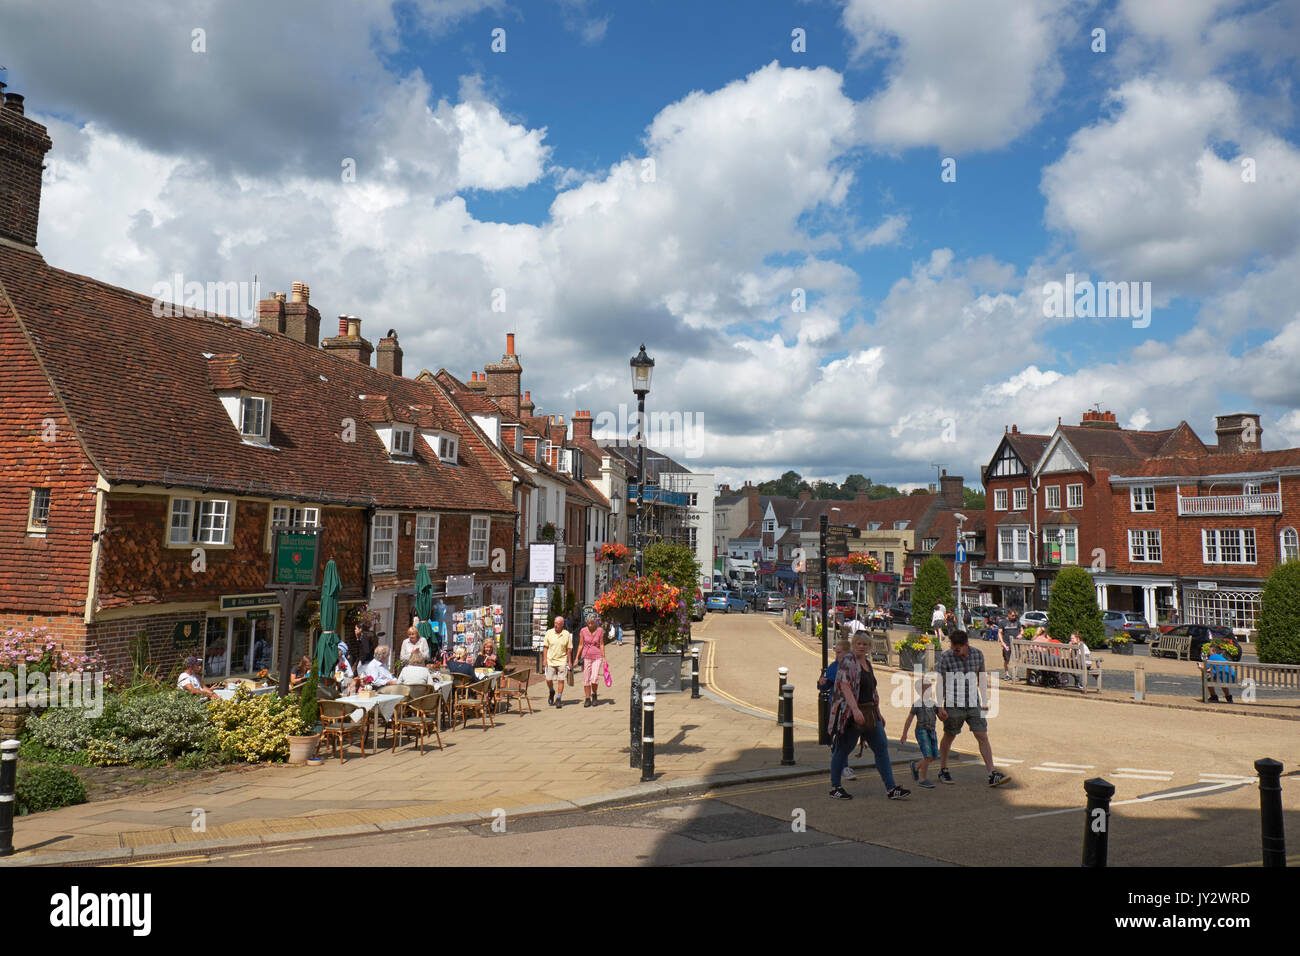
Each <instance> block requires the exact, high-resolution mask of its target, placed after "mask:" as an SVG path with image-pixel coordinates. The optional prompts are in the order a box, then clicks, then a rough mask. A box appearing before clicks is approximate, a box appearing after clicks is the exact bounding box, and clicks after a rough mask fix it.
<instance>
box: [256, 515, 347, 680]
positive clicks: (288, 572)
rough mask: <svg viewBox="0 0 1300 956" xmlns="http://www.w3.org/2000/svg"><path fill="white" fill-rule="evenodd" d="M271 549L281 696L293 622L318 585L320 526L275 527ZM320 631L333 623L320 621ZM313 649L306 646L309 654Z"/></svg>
mask: <svg viewBox="0 0 1300 956" xmlns="http://www.w3.org/2000/svg"><path fill="white" fill-rule="evenodd" d="M274 533H275V540H274V544H273V545H272V548H271V581H270V583H269V584H268V585H267V589H268V590H270V591H274V592H276V596H277V597H279V599H280V634H281V637H280V641H279V647H280V696H282V697H283V696H284V695H285V694H286V693H288V689H289V669H290V667H292V665H293V660H292V654H293V622H294V620H295V618H297V616H298V611H299V610H300V609H301V607H302V605H303V604H304V603H305V602H306V601H307V599H308V598H309V597H310V596H311V592H312V591H313V590H315V589H316V588H317V587H319V583H318V581H317V572H318V571H319V570H320V529H319V528H313V529H310V530H308V529H302V528H276V529H275V532H274ZM321 628H322V629H323V630H333V629H334V622H333V621H330V622H326V621H321ZM313 650H314V648H307V653H311V652H312V651H313Z"/></svg>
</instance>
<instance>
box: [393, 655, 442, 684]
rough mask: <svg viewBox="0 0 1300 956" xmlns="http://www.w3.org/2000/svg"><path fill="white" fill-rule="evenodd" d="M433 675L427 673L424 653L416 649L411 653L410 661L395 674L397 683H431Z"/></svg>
mask: <svg viewBox="0 0 1300 956" xmlns="http://www.w3.org/2000/svg"><path fill="white" fill-rule="evenodd" d="M433 682H434V680H433V675H432V674H431V673H429V668H427V667H425V661H424V655H423V654H421V653H420V652H419V651H416V652H415V653H413V654H412V655H411V663H409V664H407V665H406V666H405V667H403V668H402V672H401V673H400V674H398V675H397V683H399V684H432V683H433Z"/></svg>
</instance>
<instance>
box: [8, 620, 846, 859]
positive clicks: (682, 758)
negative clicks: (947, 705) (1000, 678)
mask: <svg viewBox="0 0 1300 956" xmlns="http://www.w3.org/2000/svg"><path fill="white" fill-rule="evenodd" d="M607 653H608V656H609V660H610V667H611V670H612V672H613V675H614V678H615V683H614V686H613V687H611V688H608V689H606V688H604V687H602V688H600V690H601V697H602V699H601V702H600V704H599V705H598V706H596V707H592V708H584V707H583V706H582V688H581V686H577V687H571V688H567V689H566V701H565V706H564V708H563V709H562V710H559V711H557V710H556V709H554V708H552V707H548V706H547V704H546V686H545V684H534V686H533V689H532V696H533V703H534V711H535V712H534V713H533V714H531V715H530V714H527V713H525V714H523V715H519V714H517V713H510V714H505V715H501V716H500V717H498V721H497V726H496V727H495V728H492V729H489V730H487V731H484V730H482V729H480V728H479V727H477V726H475V724H474V723H473V722H471V723H470V726H469V727H468V728H467V729H461V730H457V731H455V732H450V731H448V732H444V733H443V735H442V736H443V743H444V745H445V748H446V749H445V750H443V751H441V752H439V751H438V749H437V746H436V744H434V745H433V748H432V749H431V750H427V752H426V753H425V754H424V755H423V756H421V755H420V753H419V749H418V748H417V747H415V746H413V745H411V744H406V745H404V746H403V747H401V748H399V750H398V751H397V753H396V754H392V753H390V752H389V751H388V750H383V751H382V752H380V753H378V754H376V753H373V752H372V753H370V754H368V755H367V756H366V757H365V758H364V759H363V758H362V757H361V756H360V753H359V751H358V750H357V749H356V748H355V747H350V748H349V750H348V752H347V757H346V759H345V761H344V762H343V763H342V764H340V763H339V761H338V760H337V759H333V758H331V759H327V761H326V763H325V765H324V766H321V767H289V766H283V765H277V766H269V767H264V768H260V769H257V770H252V771H248V770H245V771H243V772H239V773H234V772H231V773H225V774H221V775H219V776H218V777H216V778H215V779H213V778H212V777H208V778H207V779H206V780H205V781H203V782H201V783H196V784H195V785H192V786H184V785H182V786H177V787H171V788H168V789H164V790H161V791H158V792H155V793H146V794H140V795H135V796H131V797H126V798H119V799H114V800H107V801H102V802H97V803H90V804H83V805H82V806H77V807H67V808H64V809H62V810H56V811H51V812H47V813H40V814H35V815H33V816H30V817H20V818H19V819H18V820H17V821H16V827H15V829H16V832H15V841H14V842H15V847H16V848H17V850H18V853H17V855H15V856H14V857H11V858H9V859H8V860H6V861H0V863H3V864H6V865H8V864H14V863H23V862H37V863H40V862H54V861H55V860H58V861H60V862H64V861H66V862H71V861H73V859H74V858H73V857H69V856H67V854H81V855H82V856H81V857H80V859H83V860H89V859H109V858H114V857H118V858H122V857H129V856H131V855H132V854H134V855H136V856H139V855H142V853H145V852H148V853H157V852H166V851H167V850H171V851H175V850H176V849H179V848H182V847H195V848H198V847H210V846H215V845H232V844H237V843H241V842H243V843H257V842H264V841H267V840H274V839H285V838H286V835H287V834H290V833H294V834H297V833H303V832H306V831H313V832H314V833H315V835H317V836H319V835H325V834H329V833H351V832H366V831H372V830H375V829H398V828H401V827H405V826H417V825H428V824H429V823H430V822H431V821H437V822H448V823H449V822H453V821H456V820H463V819H466V818H481V817H484V816H488V817H490V816H491V814H492V813H493V812H494V811H497V810H504V811H505V812H506V813H507V814H511V813H513V814H520V813H535V812H544V811H547V810H555V809H573V808H574V807H576V806H589V805H594V804H597V803H600V802H608V801H612V800H616V799H618V798H619V797H627V796H631V795H635V794H640V793H657V794H662V793H665V792H667V791H666V790H665V788H679V789H689V788H697V789H698V788H703V787H705V786H708V785H711V784H725V783H735V782H740V781H741V780H744V779H758V778H764V779H766V778H771V777H774V776H776V777H780V776H785V775H788V774H790V773H792V772H793V773H809V772H816V773H824V772H825V751H824V748H821V747H819V746H818V745H817V744H816V739H815V733H814V731H813V730H812V729H811V728H807V727H798V728H796V732H795V742H796V759H797V760H798V766H797V767H794V768H783V767H781V766H780V757H781V736H780V728H778V727H777V725H776V723H775V721H774V720H772V719H770V718H765V717H759V716H754V715H752V714H749V713H745V712H743V711H742V710H740V709H739V708H735V707H732V706H730V705H728V704H726V703H720V702H718V701H717V700H716V699H709V698H701V699H699V700H692V699H691V697H690V693H689V690H688V691H687V692H686V693H682V694H662V693H661V694H660V695H658V704H657V707H656V733H655V737H656V741H657V743H656V761H655V769H656V773H657V776H656V780H655V782H654V783H652V784H646V785H642V784H641V783H640V779H641V771H640V770H633V769H630V768H629V766H628V755H627V747H628V738H629V725H628V706H627V699H628V686H629V682H630V677H631V667H632V649H631V645H630V643H629V644H627V645H625V646H623V647H617V646H615V645H611V646H610V647H609V649H608V652H607ZM689 672H690V668H689V662H688V664H687V667H686V673H687V675H688V676H689ZM869 757H870V755H869V754H867V755H866V758H867V759H864V760H862V761H855V764H857V765H859V766H866V767H869V766H870V765H871V764H870V760H869ZM706 778H707V779H706ZM200 820H201V821H202V826H201V827H200V825H199V821H200ZM212 841H218V842H216V843H214V842H212ZM145 848H147V850H146V849H145ZM51 854H57V856H50V855H51Z"/></svg>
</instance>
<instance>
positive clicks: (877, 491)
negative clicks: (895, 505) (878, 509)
mask: <svg viewBox="0 0 1300 956" xmlns="http://www.w3.org/2000/svg"><path fill="white" fill-rule="evenodd" d="M867 497H868V498H869V499H870V500H871V501H884V500H885V499H886V498H901V497H903V493H902V492H901V491H899V490H898V489H897V488H895V487H894V486H893V485H872V486H871V487H870V488H868V489H867Z"/></svg>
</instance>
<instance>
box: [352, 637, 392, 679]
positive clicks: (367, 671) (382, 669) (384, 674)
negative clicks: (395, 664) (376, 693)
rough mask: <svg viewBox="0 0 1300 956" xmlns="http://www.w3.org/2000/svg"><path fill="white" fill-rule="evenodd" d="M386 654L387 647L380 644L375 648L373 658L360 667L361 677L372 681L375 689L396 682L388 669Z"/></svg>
mask: <svg viewBox="0 0 1300 956" xmlns="http://www.w3.org/2000/svg"><path fill="white" fill-rule="evenodd" d="M388 654H389V650H388V645H387V644H380V645H379V646H378V647H376V648H375V656H374V657H372V658H371V659H370V660H368V661H367V662H366V663H364V664H362V665H361V676H362V677H369V678H371V679H373V680H374V682H375V686H376V687H383V686H384V685H385V684H394V683H396V682H397V678H396V677H394V676H393V672H392V671H390V670H389V669H388Z"/></svg>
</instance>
